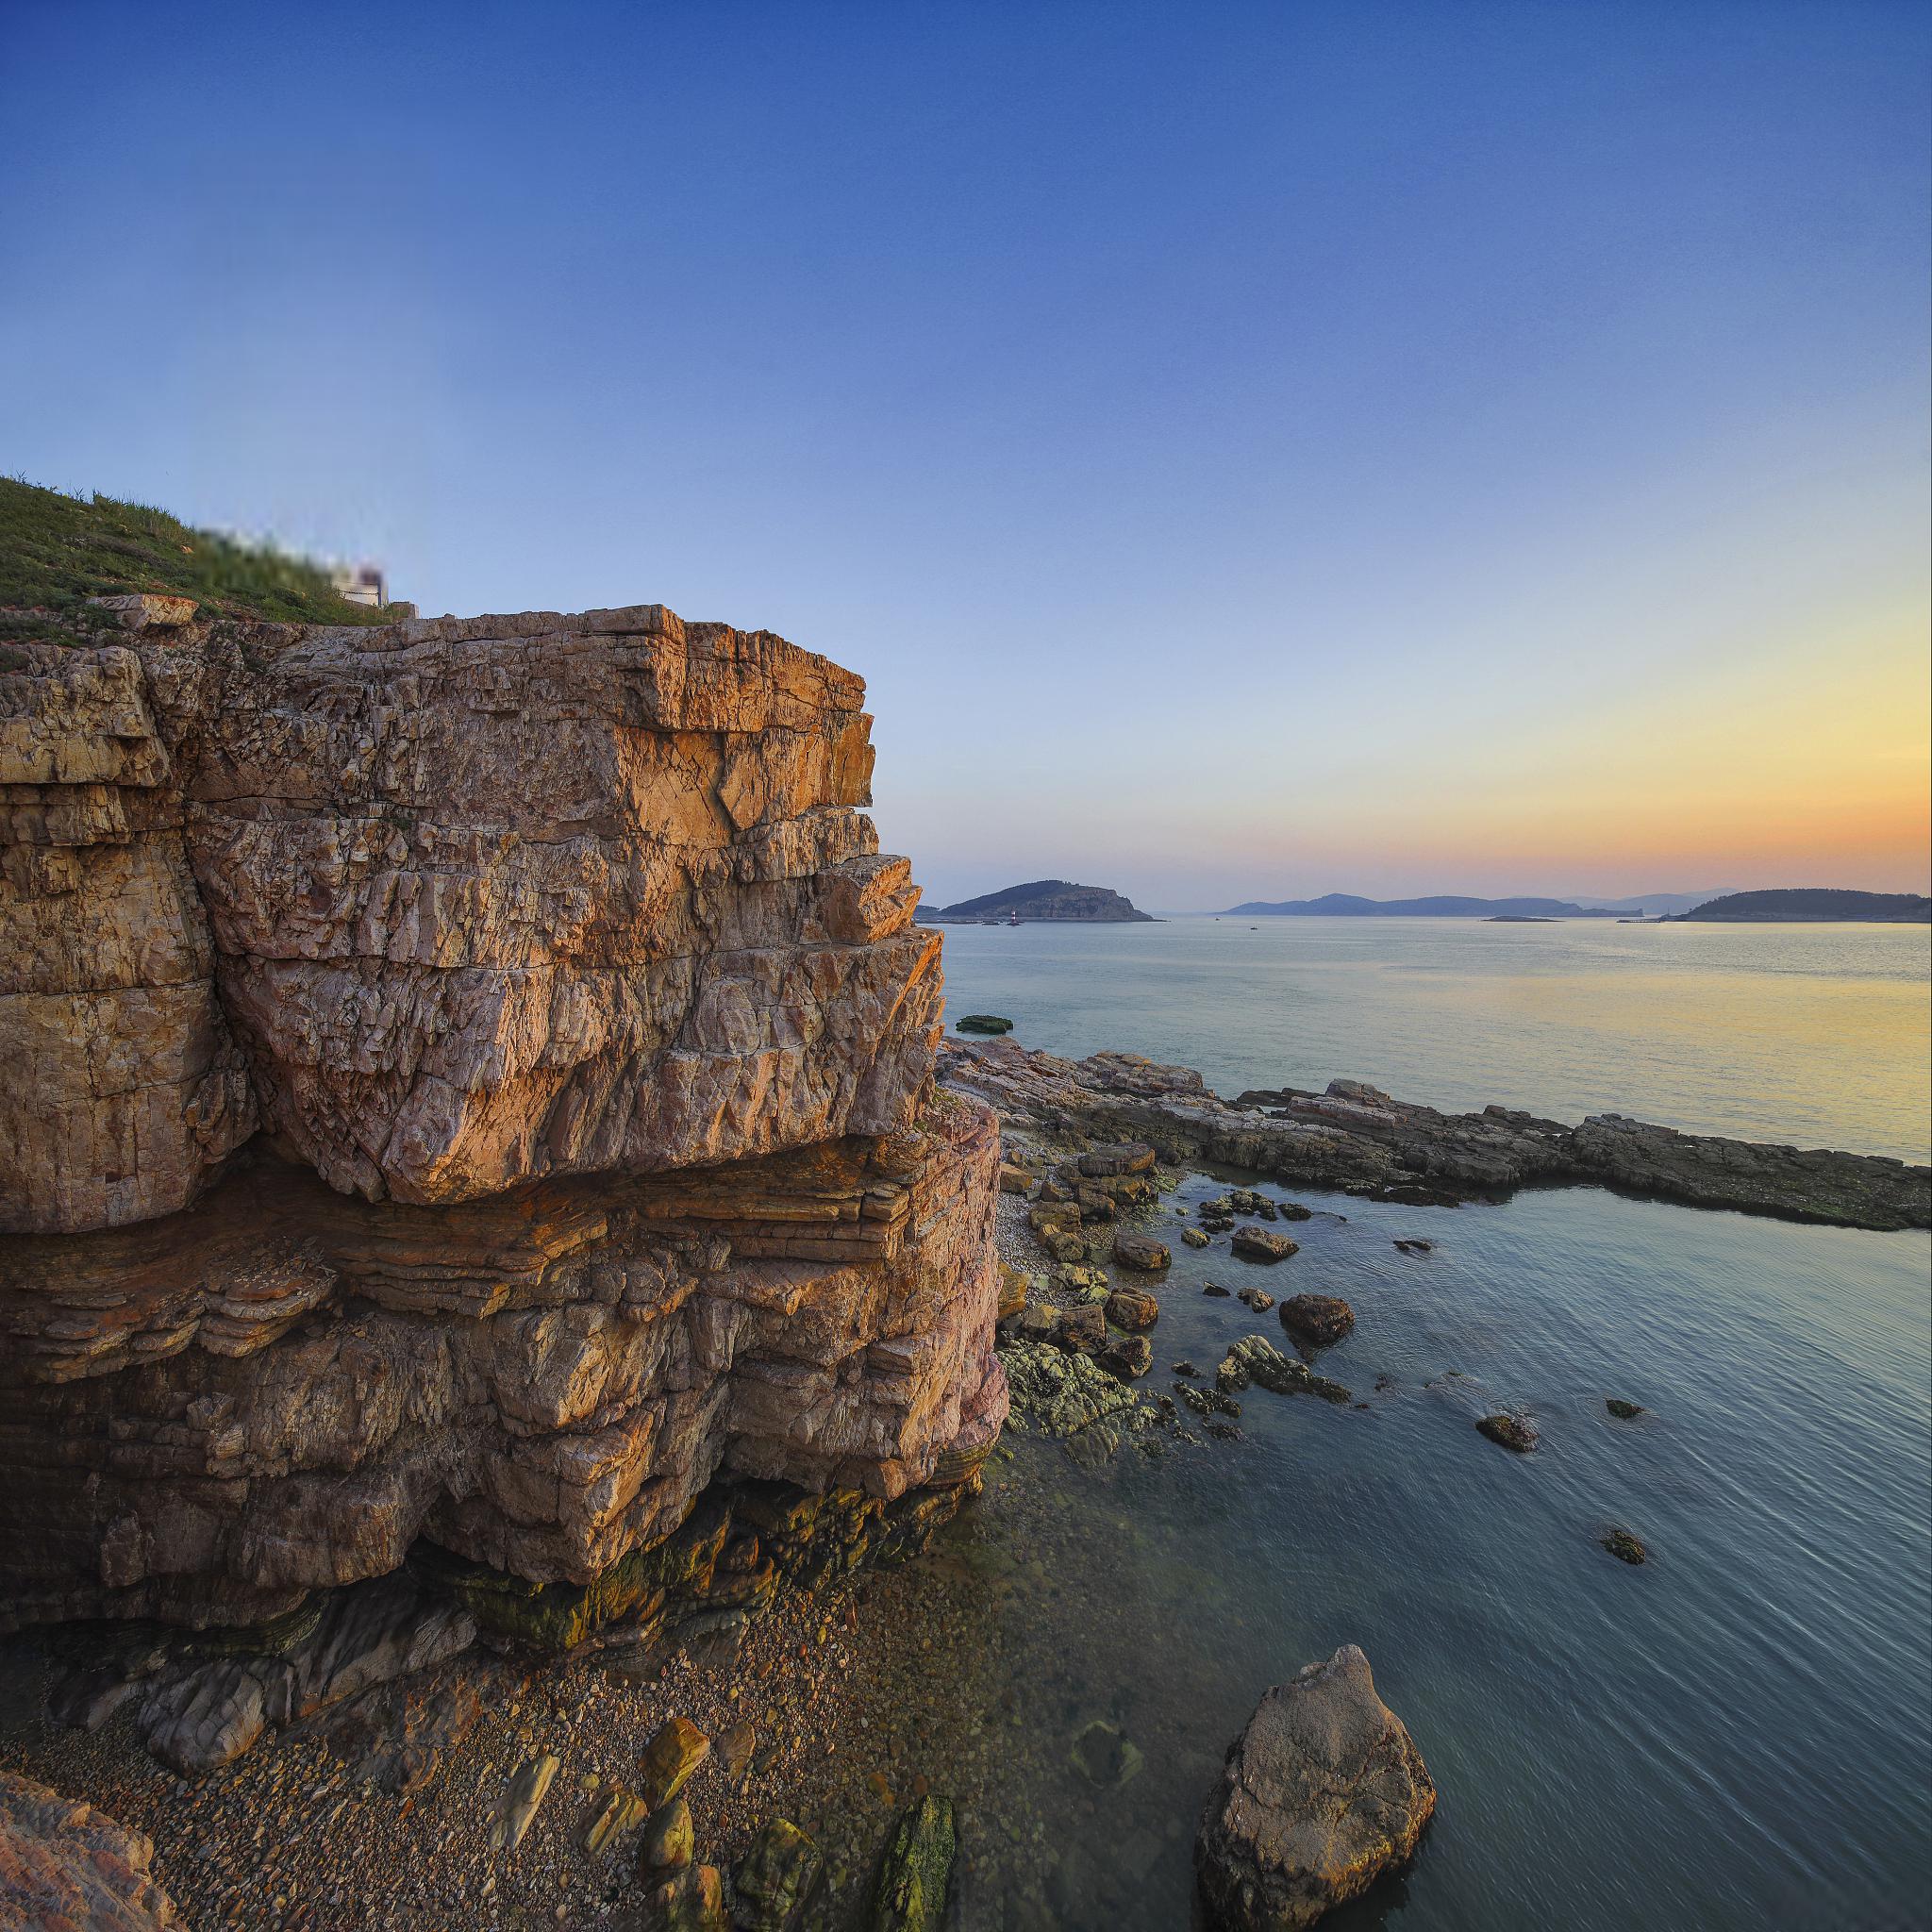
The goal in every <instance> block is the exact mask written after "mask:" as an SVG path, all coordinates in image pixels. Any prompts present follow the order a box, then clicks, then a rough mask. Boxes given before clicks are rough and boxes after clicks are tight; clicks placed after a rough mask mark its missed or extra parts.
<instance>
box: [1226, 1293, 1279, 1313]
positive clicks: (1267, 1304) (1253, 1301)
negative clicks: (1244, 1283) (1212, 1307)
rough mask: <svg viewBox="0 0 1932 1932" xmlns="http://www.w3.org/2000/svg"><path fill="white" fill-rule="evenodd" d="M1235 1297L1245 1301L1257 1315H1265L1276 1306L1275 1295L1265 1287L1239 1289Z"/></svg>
mask: <svg viewBox="0 0 1932 1932" xmlns="http://www.w3.org/2000/svg"><path fill="white" fill-rule="evenodd" d="M1235 1299H1236V1300H1237V1301H1241V1302H1245V1303H1246V1304H1247V1306H1248V1307H1251V1308H1252V1309H1254V1311H1255V1312H1256V1314H1257V1315H1265V1314H1266V1313H1267V1312H1268V1310H1269V1309H1270V1308H1272V1307H1274V1296H1273V1295H1272V1294H1270V1293H1269V1292H1268V1291H1267V1290H1266V1289H1265V1288H1243V1289H1239V1290H1237V1291H1236V1294H1235Z"/></svg>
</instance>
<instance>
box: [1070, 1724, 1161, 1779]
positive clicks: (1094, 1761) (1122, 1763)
mask: <svg viewBox="0 0 1932 1932" xmlns="http://www.w3.org/2000/svg"><path fill="white" fill-rule="evenodd" d="M1067 1762H1068V1763H1069V1764H1071V1765H1072V1766H1073V1767H1074V1770H1075V1771H1077V1772H1078V1773H1079V1774H1080V1775H1081V1776H1082V1777H1084V1778H1085V1779H1086V1780H1087V1782H1088V1783H1089V1784H1090V1785H1099V1786H1101V1787H1102V1788H1103V1789H1104V1790H1113V1789H1114V1788H1116V1787H1117V1786H1120V1785H1124V1784H1125V1783H1126V1782H1127V1781H1128V1780H1129V1779H1130V1778H1134V1777H1138V1776H1139V1775H1140V1774H1141V1770H1142V1768H1143V1767H1144V1766H1145V1764H1146V1762H1147V1759H1146V1757H1144V1756H1143V1755H1142V1753H1141V1747H1140V1746H1139V1745H1138V1744H1137V1743H1135V1742H1134V1740H1133V1739H1131V1738H1130V1737H1128V1736H1127V1734H1126V1733H1125V1732H1124V1730H1122V1729H1121V1727H1120V1726H1119V1725H1118V1724H1108V1723H1107V1722H1105V1720H1103V1719H1101V1718H1095V1719H1094V1720H1093V1722H1092V1723H1091V1724H1087V1725H1085V1726H1083V1727H1082V1729H1081V1730H1080V1732H1079V1734H1078V1735H1077V1736H1076V1737H1075V1738H1074V1748H1073V1749H1072V1750H1071V1751H1069V1752H1068V1753H1067Z"/></svg>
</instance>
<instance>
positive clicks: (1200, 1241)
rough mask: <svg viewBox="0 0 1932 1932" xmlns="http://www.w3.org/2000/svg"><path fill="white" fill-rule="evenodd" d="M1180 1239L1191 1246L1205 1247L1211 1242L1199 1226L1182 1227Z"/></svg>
mask: <svg viewBox="0 0 1932 1932" xmlns="http://www.w3.org/2000/svg"><path fill="white" fill-rule="evenodd" d="M1181 1240H1182V1241H1184V1242H1186V1243H1187V1245H1188V1246H1189V1247H1191V1248H1205V1247H1208V1246H1209V1245H1210V1244H1211V1241H1212V1238H1211V1237H1210V1236H1209V1235H1208V1234H1207V1233H1206V1232H1205V1231H1204V1230H1203V1229H1201V1228H1198V1227H1184V1228H1182V1229H1181Z"/></svg>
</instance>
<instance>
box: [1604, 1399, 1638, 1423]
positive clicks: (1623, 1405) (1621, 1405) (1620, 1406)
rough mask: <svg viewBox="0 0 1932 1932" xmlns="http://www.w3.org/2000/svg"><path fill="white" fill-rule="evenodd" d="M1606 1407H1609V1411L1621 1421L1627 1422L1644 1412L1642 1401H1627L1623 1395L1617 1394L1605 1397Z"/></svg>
mask: <svg viewBox="0 0 1932 1932" xmlns="http://www.w3.org/2000/svg"><path fill="white" fill-rule="evenodd" d="M1604 1407H1606V1408H1607V1409H1608V1410H1609V1412H1610V1413H1611V1414H1612V1415H1613V1416H1615V1417H1616V1418H1617V1420H1618V1421H1619V1422H1620V1423H1627V1422H1628V1421H1630V1420H1631V1418H1632V1417H1633V1416H1640V1415H1641V1414H1643V1413H1644V1409H1643V1405H1642V1404H1641V1403H1639V1402H1625V1401H1624V1400H1623V1398H1622V1397H1621V1396H1616V1395H1607V1396H1606V1397H1605V1398H1604Z"/></svg>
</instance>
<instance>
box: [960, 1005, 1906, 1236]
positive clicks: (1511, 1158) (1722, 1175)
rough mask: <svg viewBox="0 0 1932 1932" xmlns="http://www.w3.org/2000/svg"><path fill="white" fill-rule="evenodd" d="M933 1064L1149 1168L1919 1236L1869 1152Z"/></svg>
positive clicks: (979, 1048)
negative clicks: (1628, 1201)
mask: <svg viewBox="0 0 1932 1932" xmlns="http://www.w3.org/2000/svg"><path fill="white" fill-rule="evenodd" d="M940 1068H941V1078H942V1079H943V1080H944V1081H945V1082H946V1084H947V1085H949V1086H951V1087H954V1088H956V1089H958V1090H959V1091H966V1092H972V1093H975V1094H977V1095H979V1096H980V1097H981V1098H983V1099H985V1100H988V1101H990V1102H991V1104H992V1105H993V1107H994V1108H997V1109H998V1111H999V1113H1000V1115H1001V1117H1002V1119H1004V1120H1007V1121H1014V1122H1030V1123H1033V1124H1050V1123H1053V1122H1056V1121H1058V1122H1070V1123H1072V1124H1075V1125H1076V1126H1077V1127H1078V1129H1079V1131H1081V1132H1082V1133H1084V1134H1088V1135H1091V1136H1092V1137H1095V1138H1110V1139H1133V1140H1140V1141H1148V1142H1150V1143H1152V1145H1153V1146H1154V1147H1156V1148H1157V1149H1158V1151H1159V1154H1160V1158H1162V1159H1163V1160H1168V1161H1174V1162H1177V1163H1181V1164H1199V1163H1202V1162H1207V1163H1208V1164H1211V1165H1218V1166H1224V1167H1235V1168H1245V1169H1247V1170H1248V1171H1249V1172H1251V1173H1254V1174H1272V1175H1274V1176H1276V1177H1277V1178H1279V1179H1281V1180H1285V1181H1298V1182H1302V1183H1305V1184H1307V1185H1311V1186H1319V1187H1325V1188H1333V1189H1337V1190H1340V1191H1342V1192H1345V1193H1352V1194H1359V1195H1362V1196H1365V1197H1367V1198H1370V1199H1375V1200H1387V1201H1397V1202H1409V1203H1414V1204H1416V1205H1428V1204H1431V1203H1441V1204H1443V1205H1450V1204H1455V1203H1458V1202H1463V1201H1476V1200H1501V1199H1504V1198H1506V1197H1507V1196H1508V1195H1509V1194H1511V1193H1513V1192H1514V1191H1516V1190H1518V1189H1519V1188H1526V1187H1537V1186H1543V1187H1552V1186H1569V1187H1604V1188H1614V1189H1616V1190H1618V1191H1621V1192H1624V1193H1630V1194H1641V1195H1647V1196H1650V1197H1653V1198H1655V1199H1657V1200H1664V1201H1675V1202H1679V1203H1681V1204H1682V1205H1684V1206H1686V1207H1690V1208H1733V1209H1736V1210H1737V1211H1739V1212H1740V1213H1745V1214H1767V1215H1772V1216H1774V1217H1776V1218H1778V1219H1781V1220H1785V1221H1806V1222H1818V1223H1824V1224H1830V1225H1833V1226H1839V1227H1867V1228H1875V1229H1879V1230H1883V1231H1890V1230H1895V1229H1899V1228H1908V1227H1932V1168H1927V1167H1914V1166H1910V1165H1908V1164H1907V1163H1906V1162H1904V1161H1900V1160H1892V1159H1890V1158H1887V1157H1885V1156H1882V1155H1873V1154H1838V1153H1832V1152H1829V1151H1827V1150H1824V1149H1812V1150H1807V1149H1802V1148H1797V1147H1780V1146H1772V1145H1767V1144H1763V1143H1760V1142H1757V1141H1729V1140H1724V1139H1722V1138H1719V1137H1717V1136H1713V1135H1701V1134H1680V1133H1678V1132H1677V1131H1676V1130H1675V1129H1674V1128H1671V1127H1658V1126H1649V1125H1646V1124H1644V1123H1643V1122H1641V1121H1633V1120H1625V1119H1624V1118H1623V1116H1621V1115H1619V1114H1592V1115H1591V1117H1590V1118H1589V1119H1588V1120H1586V1121H1585V1122H1584V1123H1583V1124H1582V1125H1581V1126H1574V1127H1572V1126H1565V1125H1564V1124H1562V1123H1561V1122H1560V1121H1549V1120H1541V1119H1539V1118H1537V1117H1536V1116H1535V1115H1533V1114H1527V1113H1521V1112H1518V1111H1516V1110H1514V1109H1512V1108H1505V1107H1488V1108H1484V1109H1483V1111H1482V1112H1481V1113H1466V1114H1445V1113H1439V1112H1438V1111H1437V1110H1436V1109H1435V1108H1430V1107H1419V1106H1416V1105H1414V1104H1413V1103H1411V1102H1408V1101H1401V1100H1391V1098H1390V1097H1389V1095H1388V1094H1386V1093H1383V1092H1381V1091H1379V1090H1377V1089H1375V1088H1374V1087H1366V1086H1363V1085H1362V1084H1361V1083H1360V1082H1359V1081H1355V1080H1332V1081H1330V1082H1329V1084H1328V1088H1327V1091H1325V1092H1323V1093H1307V1092H1303V1091H1300V1090H1298V1089H1295V1088H1281V1089H1278V1090H1265V1091H1264V1090H1259V1089H1257V1090H1253V1091H1248V1092H1245V1093H1242V1094H1241V1095H1240V1096H1239V1097H1238V1098H1236V1099H1235V1100H1233V1101H1226V1100H1223V1099H1222V1098H1221V1097H1220V1096H1219V1095H1218V1094H1216V1093H1214V1092H1212V1091H1209V1089H1208V1085H1207V1083H1206V1082H1205V1081H1204V1080H1203V1079H1202V1078H1201V1075H1200V1074H1197V1073H1195V1072H1193V1071H1192V1070H1191V1068H1188V1067H1169V1066H1161V1065H1159V1064H1158V1063H1157V1062H1155V1061H1153V1060H1148V1059H1142V1058H1141V1057H1140V1056H1139V1055H1136V1054H1127V1053H1097V1054H1093V1055H1091V1056H1090V1057H1089V1058H1086V1059H1083V1060H1069V1059H1062V1058H1059V1057H1058V1055H1055V1054H1050V1053H1041V1052H1029V1051H1028V1050H1027V1049H1026V1048H1024V1047H1023V1046H1021V1045H1019V1044H1018V1043H1017V1042H1015V1041H1010V1040H990V1041H963V1040H956V1039H948V1040H946V1041H944V1042H943V1043H942V1045H941V1049H940ZM1257 1232H1258V1230H1257Z"/></svg>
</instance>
